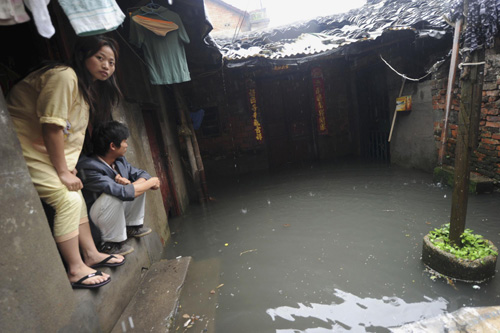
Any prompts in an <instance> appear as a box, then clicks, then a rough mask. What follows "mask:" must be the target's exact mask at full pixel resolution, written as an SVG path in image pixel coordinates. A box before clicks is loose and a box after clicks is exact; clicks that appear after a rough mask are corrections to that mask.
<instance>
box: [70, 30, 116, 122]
mask: <svg viewBox="0 0 500 333" xmlns="http://www.w3.org/2000/svg"><path fill="white" fill-rule="evenodd" d="M103 46H108V47H110V48H111V50H112V51H113V53H114V54H115V60H116V61H117V60H118V56H119V48H118V43H117V42H116V41H115V40H114V39H112V38H108V37H104V36H89V37H80V38H79V39H78V40H77V42H76V44H75V47H74V50H73V55H72V57H71V60H70V61H69V64H68V65H69V66H71V67H72V68H73V70H74V71H75V72H76V75H77V77H78V87H79V88H80V91H81V93H82V95H83V98H84V99H85V101H86V102H87V103H88V104H89V106H90V112H91V117H90V123H91V124H92V125H93V126H95V125H97V124H98V123H100V122H105V121H109V120H111V118H112V117H111V110H112V108H113V107H114V106H116V105H117V104H118V102H119V101H120V99H121V97H122V94H121V91H120V88H119V87H118V84H117V83H116V76H115V75H111V77H109V78H108V79H107V80H105V81H100V80H95V81H94V80H93V77H92V75H91V74H90V72H89V71H88V70H87V67H86V66H85V60H87V59H88V58H90V57H92V56H93V55H94V54H96V53H97V52H98V51H99V50H100V49H101V48H102V47H103Z"/></svg>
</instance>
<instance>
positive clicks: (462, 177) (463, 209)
mask: <svg viewBox="0 0 500 333" xmlns="http://www.w3.org/2000/svg"><path fill="white" fill-rule="evenodd" d="M467 12H468V1H467V0H464V24H465V25H467V16H466V15H465V14H466V13H467ZM484 58H485V51H484V47H481V48H480V49H477V50H475V51H472V52H471V53H470V54H469V55H467V56H466V57H465V58H464V60H463V61H464V63H465V64H468V65H466V66H465V67H464V70H463V73H462V75H461V77H460V85H461V97H460V112H459V114H458V118H459V122H458V135H457V144H456V146H455V178H454V186H453V196H452V204H451V219H450V241H451V242H452V243H453V244H455V245H458V246H461V245H462V243H461V241H460V236H461V235H462V234H463V232H464V230H465V218H466V215H467V203H468V196H469V180H470V179H469V178H470V157H471V154H472V151H473V150H474V149H475V147H476V145H477V139H478V133H479V119H480V114H481V100H482V92H483V78H484ZM481 63H483V64H481Z"/></svg>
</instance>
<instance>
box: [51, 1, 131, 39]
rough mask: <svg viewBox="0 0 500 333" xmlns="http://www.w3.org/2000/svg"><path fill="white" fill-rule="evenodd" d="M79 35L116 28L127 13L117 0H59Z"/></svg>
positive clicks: (97, 33) (100, 32)
mask: <svg viewBox="0 0 500 333" xmlns="http://www.w3.org/2000/svg"><path fill="white" fill-rule="evenodd" d="M59 4H60V5H61V7H62V9H63V11H64V13H65V14H66V16H67V17H68V19H69V22H70V23H71V26H72V27H73V29H75V32H76V34H77V35H78V36H92V35H99V34H103V33H105V32H108V31H112V30H115V29H116V28H118V26H119V25H120V24H122V23H123V20H124V19H125V14H123V12H122V10H121V9H120V7H118V5H117V4H116V1H115V0H92V1H89V0H59Z"/></svg>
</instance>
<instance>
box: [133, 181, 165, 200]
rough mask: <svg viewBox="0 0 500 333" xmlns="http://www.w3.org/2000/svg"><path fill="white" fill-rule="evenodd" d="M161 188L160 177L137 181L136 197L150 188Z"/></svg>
mask: <svg viewBox="0 0 500 333" xmlns="http://www.w3.org/2000/svg"><path fill="white" fill-rule="evenodd" d="M159 188H160V180H159V179H158V177H152V178H149V179H148V180H145V181H141V182H139V181H137V182H135V183H134V190H135V195H134V196H135V197H136V198H137V197H138V196H140V195H142V194H143V193H144V192H146V191H148V190H157V189H159Z"/></svg>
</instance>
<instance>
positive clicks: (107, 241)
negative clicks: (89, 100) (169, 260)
mask: <svg viewBox="0 0 500 333" xmlns="http://www.w3.org/2000/svg"><path fill="white" fill-rule="evenodd" d="M128 137H129V130H128V128H127V127H126V126H125V125H123V124H122V123H119V122H117V121H110V122H107V123H104V124H102V125H100V126H98V127H97V128H95V129H94V130H93V131H92V146H93V147H92V148H93V154H92V155H90V156H88V157H83V158H82V159H80V161H79V162H78V165H77V170H78V176H79V177H80V178H81V180H82V183H83V190H82V193H83V196H84V198H85V201H86V204H87V207H89V209H90V211H89V216H90V219H91V221H92V222H94V224H95V225H96V226H97V227H98V228H99V229H100V231H101V240H102V244H101V246H100V247H99V249H100V251H102V252H105V253H108V254H121V255H126V254H129V253H130V252H132V251H134V248H133V247H132V246H130V245H127V244H125V243H124V242H125V241H126V240H127V237H136V238H138V237H142V236H145V235H147V234H149V233H150V232H151V229H150V228H147V227H144V226H143V223H144V210H145V208H144V206H145V199H146V192H147V191H149V190H157V189H158V188H159V187H160V181H159V179H158V178H157V177H151V176H150V175H149V174H148V173H147V172H146V171H144V170H141V169H138V168H135V167H133V166H132V165H131V164H130V163H129V162H128V161H127V159H126V158H125V153H126V152H127V147H128V144H127V138H128Z"/></svg>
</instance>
